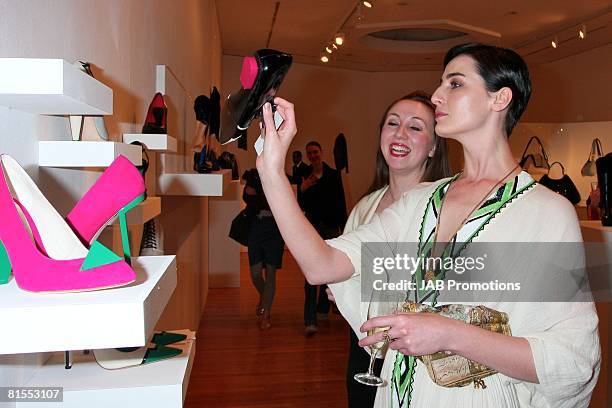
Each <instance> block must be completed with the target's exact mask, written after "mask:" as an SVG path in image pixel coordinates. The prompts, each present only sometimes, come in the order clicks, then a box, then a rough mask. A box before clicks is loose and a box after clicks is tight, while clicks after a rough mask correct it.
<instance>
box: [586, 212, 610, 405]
mask: <svg viewBox="0 0 612 408" xmlns="http://www.w3.org/2000/svg"><path fill="white" fill-rule="evenodd" d="M580 231H581V233H582V238H583V240H584V246H585V258H586V264H587V267H588V268H589V283H590V285H591V290H592V292H593V295H594V296H595V299H596V301H595V306H596V308H597V316H598V317H599V326H598V331H599V344H600V345H601V352H602V358H601V361H602V366H601V371H600V373H599V379H598V381H597V385H596V388H595V393H594V394H593V398H592V399H591V406H606V407H609V406H610V401H611V396H612V394H611V392H610V391H612V375H610V354H609V353H610V350H612V335H610V329H609V328H610V326H611V325H612V306H611V304H610V303H611V301H610V299H611V291H612V289H610V288H611V285H612V284H611V281H610V265H612V227H604V226H603V225H601V221H598V220H595V221H586V220H583V221H580ZM598 389H599V391H598ZM601 390H607V393H606V392H605V391H604V392H601ZM596 399H597V400H596ZM602 400H603V403H602V405H599V402H600V401H602Z"/></svg>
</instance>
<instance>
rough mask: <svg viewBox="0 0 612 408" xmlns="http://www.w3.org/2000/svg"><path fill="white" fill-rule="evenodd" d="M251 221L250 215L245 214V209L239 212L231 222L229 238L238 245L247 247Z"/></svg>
mask: <svg viewBox="0 0 612 408" xmlns="http://www.w3.org/2000/svg"><path fill="white" fill-rule="evenodd" d="M251 221H252V218H251V215H250V214H249V213H248V212H247V209H246V208H245V209H243V210H242V211H240V212H239V213H238V215H237V216H236V217H235V218H234V219H233V220H232V225H231V227H230V231H229V237H230V238H231V239H233V240H234V241H236V242H238V243H239V244H240V245H244V246H248V241H249V232H250V231H251Z"/></svg>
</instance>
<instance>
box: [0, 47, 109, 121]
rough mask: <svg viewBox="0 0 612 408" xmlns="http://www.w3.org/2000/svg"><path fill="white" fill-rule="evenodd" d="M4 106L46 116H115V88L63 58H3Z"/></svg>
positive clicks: (0, 88)
mask: <svg viewBox="0 0 612 408" xmlns="http://www.w3.org/2000/svg"><path fill="white" fill-rule="evenodd" d="M0 105H2V106H6V107H7V108H11V109H18V110H22V111H25V112H31V113H37V114H43V115H112V114H113V91H112V89H111V88H109V87H108V86H106V85H104V84H103V83H101V82H100V81H98V80H96V79H95V78H92V77H90V76H89V75H87V74H86V73H84V72H82V71H81V70H80V69H79V68H78V67H76V66H74V65H73V64H71V63H69V62H67V61H64V60H62V59H42V58H0Z"/></svg>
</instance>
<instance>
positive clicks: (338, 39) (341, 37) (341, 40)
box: [334, 33, 345, 45]
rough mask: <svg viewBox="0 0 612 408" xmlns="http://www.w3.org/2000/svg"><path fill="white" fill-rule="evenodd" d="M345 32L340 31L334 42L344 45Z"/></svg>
mask: <svg viewBox="0 0 612 408" xmlns="http://www.w3.org/2000/svg"><path fill="white" fill-rule="evenodd" d="M344 40H345V37H344V34H343V33H338V34H336V37H334V42H335V43H336V45H342V44H344Z"/></svg>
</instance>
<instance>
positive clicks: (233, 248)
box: [208, 180, 243, 288]
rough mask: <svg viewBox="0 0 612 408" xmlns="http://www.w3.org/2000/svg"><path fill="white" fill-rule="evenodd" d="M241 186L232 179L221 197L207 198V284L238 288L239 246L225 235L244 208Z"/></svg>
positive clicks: (216, 286)
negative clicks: (208, 255)
mask: <svg viewBox="0 0 612 408" xmlns="http://www.w3.org/2000/svg"><path fill="white" fill-rule="evenodd" d="M242 189H243V185H242V184H240V180H233V181H231V182H230V183H229V185H228V187H227V188H226V189H225V192H224V194H223V196H221V197H211V198H210V199H209V200H208V235H209V237H210V239H209V241H208V253H209V254H210V257H209V261H208V286H209V287H210V288H237V287H240V247H241V245H240V244H238V243H237V242H236V241H234V240H233V239H231V238H230V237H229V236H228V234H229V230H230V226H231V225H232V220H233V219H234V217H236V215H238V213H239V212H240V210H242V208H243V201H242Z"/></svg>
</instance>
